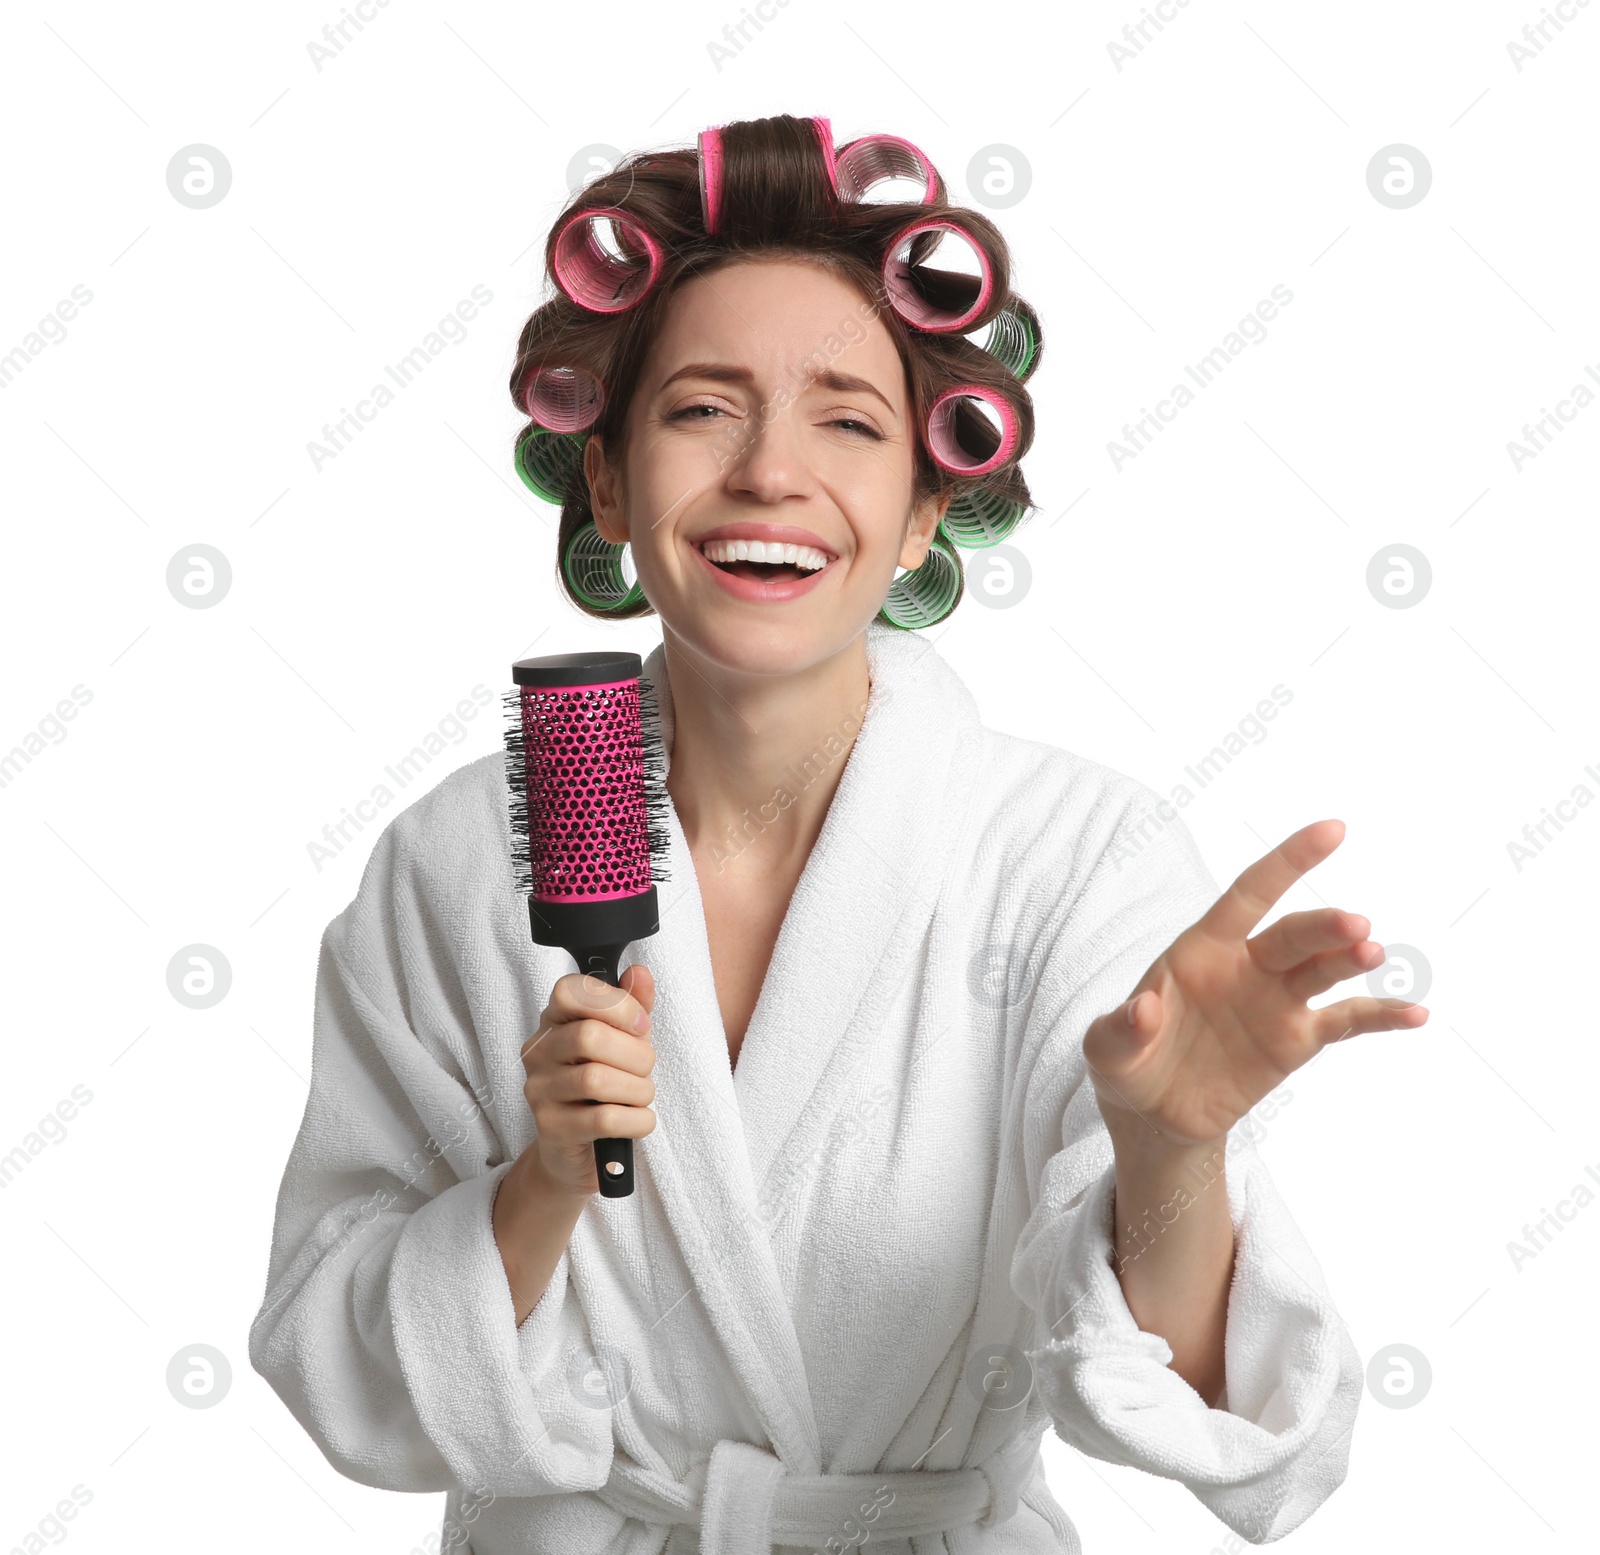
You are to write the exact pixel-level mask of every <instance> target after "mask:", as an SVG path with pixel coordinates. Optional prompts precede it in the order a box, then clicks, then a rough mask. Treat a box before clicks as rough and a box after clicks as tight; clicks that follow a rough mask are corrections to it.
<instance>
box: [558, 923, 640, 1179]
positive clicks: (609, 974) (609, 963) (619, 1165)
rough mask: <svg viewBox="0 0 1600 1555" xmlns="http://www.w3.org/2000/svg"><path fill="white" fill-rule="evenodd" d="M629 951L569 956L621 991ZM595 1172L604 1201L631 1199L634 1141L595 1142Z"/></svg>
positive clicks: (613, 948)
mask: <svg viewBox="0 0 1600 1555" xmlns="http://www.w3.org/2000/svg"><path fill="white" fill-rule="evenodd" d="M627 948H628V947H627V941H626V940H624V941H623V942H622V943H621V944H620V945H597V946H593V947H591V948H590V949H588V950H585V951H583V952H581V953H580V952H578V951H576V950H571V949H569V951H568V954H569V955H571V957H572V959H573V960H574V961H576V962H577V963H578V970H579V971H580V972H583V973H585V974H586V975H589V976H593V977H598V978H600V979H601V980H602V981H604V982H607V983H609V984H610V985H611V986H612V987H613V988H621V987H622V952H623V951H624V950H626V949H627ZM594 1168H595V1173H596V1175H597V1176H598V1177H599V1179H600V1196H601V1198H605V1199H625V1198H627V1197H628V1196H629V1195H630V1194H631V1193H632V1192H633V1141H632V1140H631V1139H597V1140H595V1142H594Z"/></svg>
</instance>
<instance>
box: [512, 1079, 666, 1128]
mask: <svg viewBox="0 0 1600 1555" xmlns="http://www.w3.org/2000/svg"><path fill="white" fill-rule="evenodd" d="M530 1083H531V1082H530ZM541 1093H542V1095H543V1096H544V1098H545V1099H546V1100H548V1101H553V1102H559V1103H566V1102H614V1103H616V1104H617V1105H618V1106H621V1107H648V1106H649V1105H650V1103H651V1102H652V1101H654V1100H655V1095H656V1087H655V1082H654V1081H653V1080H651V1079H650V1078H649V1077H648V1075H647V1074H643V1075H642V1074H639V1073H638V1072H636V1071H635V1070H632V1069H625V1068H619V1067H618V1066H617V1065H615V1064H607V1063H577V1064H563V1065H561V1066H560V1068H558V1069H557V1070H556V1072H555V1073H554V1074H552V1075H550V1076H549V1077H548V1078H546V1079H545V1081H544V1083H543V1085H542V1086H541ZM596 1137H597V1138H600V1137H605V1136H596Z"/></svg>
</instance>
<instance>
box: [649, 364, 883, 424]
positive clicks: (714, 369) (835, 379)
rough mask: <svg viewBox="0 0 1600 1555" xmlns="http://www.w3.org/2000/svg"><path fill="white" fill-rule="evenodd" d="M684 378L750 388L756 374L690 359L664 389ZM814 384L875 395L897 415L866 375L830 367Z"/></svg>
mask: <svg viewBox="0 0 1600 1555" xmlns="http://www.w3.org/2000/svg"><path fill="white" fill-rule="evenodd" d="M680 378H709V379H711V380H712V381H713V382H716V383H738V384H742V385H744V386H745V387H746V388H753V387H754V386H755V381H756V375H755V374H754V373H753V372H751V371H750V369H749V368H748V367H734V366H733V365H732V364H731V363H728V362H690V363H688V365H687V366H684V367H680V368H679V369H678V370H677V372H675V373H673V374H672V375H671V376H670V377H668V378H666V379H664V380H663V381H662V384H661V387H662V388H663V389H666V388H670V387H671V385H673V384H675V383H676V382H677V381H678V380H679V379H680ZM813 385H815V386H817V387H820V388H824V389H832V390H833V391H834V393H836V394H872V395H875V396H876V397H877V398H878V399H879V400H882V401H883V406H884V409H886V410H887V411H888V412H889V414H890V415H894V414H895V408H894V406H893V405H891V404H890V403H889V401H888V400H887V399H886V398H885V397H884V395H883V393H882V392H881V391H880V390H879V389H877V388H875V387H874V386H873V385H872V384H870V383H868V382H867V380H866V379H865V378H856V377H853V376H852V375H851V374H849V373H841V372H837V371H836V370H835V369H833V368H831V367H829V368H825V369H824V370H823V371H822V372H820V373H815V374H813V375H812V376H811V377H810V378H809V379H808V380H807V382H806V388H808V389H809V388H811V387H812V386H813Z"/></svg>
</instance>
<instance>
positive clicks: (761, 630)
mask: <svg viewBox="0 0 1600 1555" xmlns="http://www.w3.org/2000/svg"><path fill="white" fill-rule="evenodd" d="M715 614H716V615H717V616H718V617H719V618H720V619H717V620H710V619H707V616H706V615H705V614H702V615H700V616H698V617H697V618H696V619H694V620H693V621H690V622H686V623H685V622H680V621H676V620H673V621H668V620H666V619H665V618H663V621H664V624H665V625H666V626H667V628H668V629H669V630H671V632H672V633H673V635H674V636H676V637H677V638H678V639H679V640H680V641H681V642H682V643H684V644H685V646H687V647H689V648H691V649H692V650H693V651H694V652H695V653H697V654H699V655H700V656H701V657H702V658H704V659H707V660H709V661H710V662H711V663H713V664H716V665H719V666H721V667H722V668H723V669H726V670H729V671H733V672H739V673H743V674H746V675H771V676H782V675H795V674H799V673H801V672H802V671H804V670H808V669H811V668H813V667H814V666H816V665H818V664H821V663H824V662H825V661H827V660H828V659H831V658H833V657H834V656H835V655H837V654H840V653H843V652H844V651H845V650H846V649H848V648H849V647H850V645H851V644H852V643H853V642H854V641H855V640H856V639H857V638H858V637H860V636H861V634H862V633H863V632H865V631H866V628H867V622H866V621H864V620H863V621H856V620H853V619H852V620H841V619H840V618H839V615H838V612H837V611H834V610H827V611H820V610H819V611H806V612H801V611H796V612H794V613H793V615H792V616H791V617H790V619H788V620H776V619H774V620H765V621H761V620H757V621H750V620H748V619H738V618H736V617H735V615H734V614H733V613H732V612H729V611H720V610H719V611H717V612H715Z"/></svg>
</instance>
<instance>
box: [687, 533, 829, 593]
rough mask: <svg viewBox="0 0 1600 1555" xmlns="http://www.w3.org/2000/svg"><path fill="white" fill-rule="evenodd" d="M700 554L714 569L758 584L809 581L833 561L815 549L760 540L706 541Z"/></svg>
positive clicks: (701, 547) (700, 548)
mask: <svg viewBox="0 0 1600 1555" xmlns="http://www.w3.org/2000/svg"><path fill="white" fill-rule="evenodd" d="M699 550H700V554H701V555H702V556H704V557H705V559H706V560H707V561H708V562H710V563H711V565H712V566H713V567H716V568H718V569H719V570H720V571H722V572H726V573H731V574H732V575H733V576H734V577H736V578H748V579H750V580H751V581H752V582H755V583H779V582H790V581H794V580H797V579H800V578H809V577H810V576H811V575H812V574H813V573H815V572H820V571H821V570H822V568H824V567H826V566H827V565H828V563H829V561H830V560H832V558H831V557H829V556H827V555H826V554H825V553H823V552H822V551H819V550H817V549H816V547H814V546H809V545H779V544H776V543H775V542H772V541H768V542H766V543H763V542H762V541H760V540H707V541H705V542H704V543H703V544H702V545H701V546H700V547H699Z"/></svg>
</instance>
